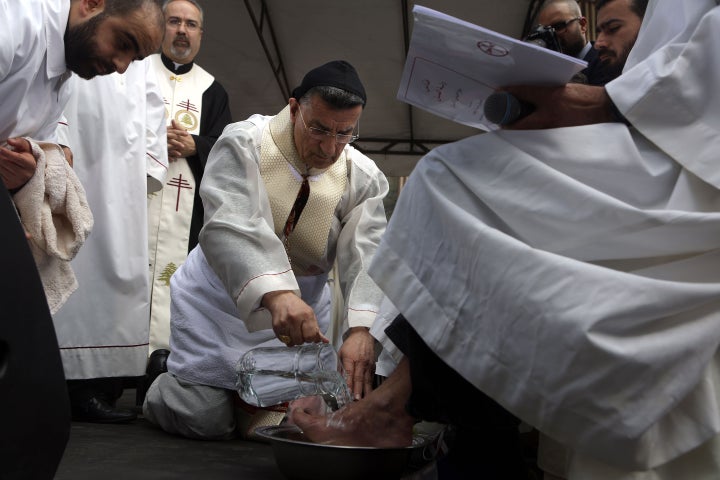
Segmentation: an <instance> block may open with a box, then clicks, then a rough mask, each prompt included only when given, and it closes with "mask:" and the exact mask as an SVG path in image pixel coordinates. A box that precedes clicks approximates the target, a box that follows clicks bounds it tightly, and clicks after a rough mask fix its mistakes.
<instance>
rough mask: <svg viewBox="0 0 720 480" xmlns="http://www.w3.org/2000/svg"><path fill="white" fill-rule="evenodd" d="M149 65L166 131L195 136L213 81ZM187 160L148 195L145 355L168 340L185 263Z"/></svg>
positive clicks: (155, 62)
mask: <svg viewBox="0 0 720 480" xmlns="http://www.w3.org/2000/svg"><path fill="white" fill-rule="evenodd" d="M149 61H150V62H151V64H152V67H153V69H154V70H155V72H156V74H157V77H158V81H159V84H160V89H161V91H162V95H163V100H164V102H165V114H166V115H165V117H166V122H167V126H168V127H170V126H171V122H172V120H175V121H176V122H177V123H179V124H180V125H181V126H182V127H183V128H185V129H186V130H187V132H188V133H190V134H192V135H200V132H201V130H200V128H201V125H200V120H201V115H200V112H202V109H203V104H202V100H203V93H204V92H205V91H206V90H207V89H208V88H209V87H210V85H212V84H213V82H214V81H215V78H214V77H213V76H212V75H210V74H209V73H208V72H206V71H205V70H204V69H202V68H201V67H200V66H199V65H193V66H192V68H191V69H190V71H188V72H186V73H184V74H176V73H174V72H171V71H170V70H168V69H167V68H165V66H164V65H163V62H162V59H161V57H160V54H156V55H151V56H150V57H149ZM198 183H199V182H198V181H196V178H195V175H193V172H192V170H191V168H190V165H189V163H188V160H187V159H185V158H178V159H175V160H173V161H172V162H170V165H169V171H168V175H167V182H166V184H165V185H164V187H163V188H162V189H160V190H158V191H156V192H152V193H151V194H150V195H148V200H147V202H148V209H149V217H148V229H149V234H150V236H149V239H148V242H149V255H150V256H149V268H150V282H151V295H150V298H151V305H150V347H149V350H150V353H152V351H154V350H157V349H161V348H167V347H168V340H169V337H170V277H171V276H172V274H173V273H174V272H175V271H176V270H177V268H178V267H179V266H180V265H182V264H183V262H185V258H186V257H187V254H188V240H189V237H190V224H191V221H192V215H193V206H194V200H195V190H196V189H197V187H198Z"/></svg>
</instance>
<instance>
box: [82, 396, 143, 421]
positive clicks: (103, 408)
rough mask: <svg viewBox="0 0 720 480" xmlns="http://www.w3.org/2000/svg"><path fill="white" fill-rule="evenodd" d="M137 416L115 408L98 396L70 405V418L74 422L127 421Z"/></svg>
mask: <svg viewBox="0 0 720 480" xmlns="http://www.w3.org/2000/svg"><path fill="white" fill-rule="evenodd" d="M136 418H137V415H136V414H135V413H134V412H131V411H129V410H123V409H120V408H115V407H113V406H112V405H110V404H109V403H108V402H106V401H105V400H103V399H102V398H100V397H91V398H90V399H88V400H86V401H84V402H81V403H78V404H75V405H73V406H72V419H73V420H74V421H76V422H90V423H127V422H132V421H133V420H135V419H136Z"/></svg>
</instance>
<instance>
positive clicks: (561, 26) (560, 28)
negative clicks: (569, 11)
mask: <svg viewBox="0 0 720 480" xmlns="http://www.w3.org/2000/svg"><path fill="white" fill-rule="evenodd" d="M581 18H582V17H575V18H571V19H570V20H565V21H564V22H556V23H552V24H550V25H548V27H550V28H552V29H553V30H555V31H556V32H558V33H561V32H564V31H565V29H566V28H567V27H568V25H570V24H571V23H573V22H577V21H578V20H580V19H581Z"/></svg>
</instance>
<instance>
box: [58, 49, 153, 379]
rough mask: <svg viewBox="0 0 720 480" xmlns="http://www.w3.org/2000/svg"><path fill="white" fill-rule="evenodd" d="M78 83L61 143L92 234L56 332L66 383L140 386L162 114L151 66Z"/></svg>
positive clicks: (80, 257)
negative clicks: (110, 380)
mask: <svg viewBox="0 0 720 480" xmlns="http://www.w3.org/2000/svg"><path fill="white" fill-rule="evenodd" d="M77 82H78V84H77V85H76V87H77V88H76V91H75V95H73V97H72V98H71V100H70V102H69V103H68V106H67V108H66V110H65V114H66V117H67V121H68V129H67V131H68V136H69V138H67V139H66V140H65V141H64V142H63V143H66V144H67V145H69V146H70V147H71V148H72V150H73V153H74V169H75V172H76V173H77V175H78V177H79V178H80V180H81V181H82V183H83V185H84V187H85V189H86V192H87V198H88V203H89V205H90V208H91V209H92V212H93V214H94V216H95V227H94V228H93V231H92V234H91V235H90V237H89V238H88V240H87V241H86V243H85V245H84V246H83V248H81V249H80V252H79V254H78V255H77V257H76V258H75V259H74V260H73V262H72V268H73V270H74V271H75V274H76V276H77V279H78V283H79V287H78V289H77V290H76V291H75V293H74V294H73V295H72V296H71V297H70V299H69V301H68V302H67V303H66V304H65V305H64V306H63V307H62V308H61V309H60V311H59V312H58V313H57V314H56V315H55V316H54V323H55V330H56V332H57V336H58V343H59V345H60V352H61V355H62V360H63V366H64V368H65V376H66V377H67V378H68V379H83V378H99V377H119V376H139V375H142V374H143V373H144V372H145V366H146V362H147V349H148V320H147V319H148V314H149V291H150V286H149V279H148V275H147V256H148V245H147V194H148V192H153V191H157V190H159V189H160V188H161V187H162V184H163V182H164V180H165V175H166V173H167V140H166V129H165V107H164V104H163V101H162V96H161V95H160V90H159V88H158V85H157V82H156V80H155V73H154V71H153V70H152V69H151V68H150V65H149V62H148V60H147V59H146V60H143V61H141V62H133V63H131V64H130V66H129V67H128V69H127V71H126V72H125V73H124V74H122V75H120V74H117V73H113V74H111V75H108V76H102V77H95V78H94V79H92V80H82V79H79V78H78V79H77Z"/></svg>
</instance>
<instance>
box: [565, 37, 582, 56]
mask: <svg viewBox="0 0 720 480" xmlns="http://www.w3.org/2000/svg"><path fill="white" fill-rule="evenodd" d="M586 43H587V42H585V39H584V38H583V37H581V36H578V37H577V38H574V39H568V40H567V41H565V42H562V44H561V45H562V48H563V53H564V54H565V55H570V56H571V57H577V56H578V55H579V54H580V52H582V49H583V48H585V44H586Z"/></svg>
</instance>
